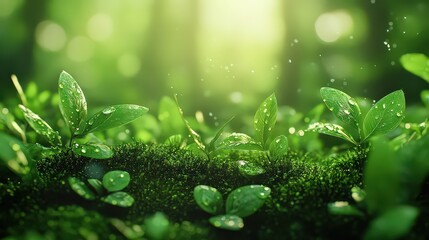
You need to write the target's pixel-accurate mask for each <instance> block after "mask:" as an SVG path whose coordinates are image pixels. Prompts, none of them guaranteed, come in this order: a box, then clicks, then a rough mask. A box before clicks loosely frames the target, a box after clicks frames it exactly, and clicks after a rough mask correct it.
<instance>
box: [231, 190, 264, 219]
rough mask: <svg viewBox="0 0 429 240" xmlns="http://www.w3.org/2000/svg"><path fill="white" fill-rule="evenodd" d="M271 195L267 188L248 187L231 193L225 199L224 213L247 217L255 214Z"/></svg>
mask: <svg viewBox="0 0 429 240" xmlns="http://www.w3.org/2000/svg"><path fill="white" fill-rule="evenodd" d="M270 193H271V189H270V188H269V187H265V186H263V185H248V186H244V187H239V188H237V189H235V190H234V191H232V192H231V193H230V194H229V195H228V198H227V199H226V213H227V214H230V215H237V216H239V217H247V216H249V215H252V214H253V213H255V212H256V211H257V210H258V209H259V208H260V207H262V205H263V204H264V202H265V200H266V199H267V198H268V196H269V195H270Z"/></svg>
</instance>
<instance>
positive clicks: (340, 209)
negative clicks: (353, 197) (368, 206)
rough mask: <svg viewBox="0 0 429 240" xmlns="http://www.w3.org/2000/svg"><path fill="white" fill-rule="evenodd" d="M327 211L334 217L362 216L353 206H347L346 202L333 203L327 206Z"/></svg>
mask: <svg viewBox="0 0 429 240" xmlns="http://www.w3.org/2000/svg"><path fill="white" fill-rule="evenodd" d="M328 211H329V212H330V213H331V214H334V215H346V216H360V217H363V216H364V214H363V213H362V212H361V211H360V210H359V209H357V208H356V207H354V206H351V205H349V203H348V202H342V201H338V202H334V203H329V204H328Z"/></svg>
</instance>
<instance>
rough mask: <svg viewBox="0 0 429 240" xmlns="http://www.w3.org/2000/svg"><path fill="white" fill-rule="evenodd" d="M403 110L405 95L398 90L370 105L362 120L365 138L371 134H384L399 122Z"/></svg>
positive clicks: (402, 116)
mask: <svg viewBox="0 0 429 240" xmlns="http://www.w3.org/2000/svg"><path fill="white" fill-rule="evenodd" d="M404 112H405V97H404V92H403V91H402V90H398V91H395V92H392V93H390V94H388V95H387V96H385V97H383V98H382V99H380V101H378V102H377V103H375V104H374V106H372V108H371V109H370V110H369V112H368V113H367V114H366V116H365V119H364V121H363V130H364V133H365V139H368V138H369V137H371V136H375V135H379V134H385V133H388V132H390V131H392V130H393V129H395V128H396V127H398V125H399V124H400V123H401V121H402V119H403V118H404Z"/></svg>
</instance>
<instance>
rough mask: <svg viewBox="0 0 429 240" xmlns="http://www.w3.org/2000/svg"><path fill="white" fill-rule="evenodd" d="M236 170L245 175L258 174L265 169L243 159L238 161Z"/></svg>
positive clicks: (252, 175) (262, 172)
mask: <svg viewBox="0 0 429 240" xmlns="http://www.w3.org/2000/svg"><path fill="white" fill-rule="evenodd" d="M238 171H239V172H240V174H241V175H243V176H245V177H254V176H259V175H261V174H264V173H265V169H263V168H262V167H261V166H259V165H257V164H255V163H252V162H248V161H244V160H240V161H238Z"/></svg>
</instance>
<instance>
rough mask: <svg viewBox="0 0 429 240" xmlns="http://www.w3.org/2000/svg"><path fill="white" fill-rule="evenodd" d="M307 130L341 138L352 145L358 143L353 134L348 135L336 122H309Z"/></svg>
mask: <svg viewBox="0 0 429 240" xmlns="http://www.w3.org/2000/svg"><path fill="white" fill-rule="evenodd" d="M307 131H313V132H318V133H323V134H326V135H330V136H333V137H337V138H342V139H344V140H346V141H349V142H351V143H353V144H354V145H358V143H357V142H356V140H354V138H353V136H352V135H350V134H349V133H348V132H347V131H346V130H345V129H344V128H343V127H342V126H340V125H337V124H333V123H320V122H316V123H312V124H310V126H309V127H308V129H307Z"/></svg>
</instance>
